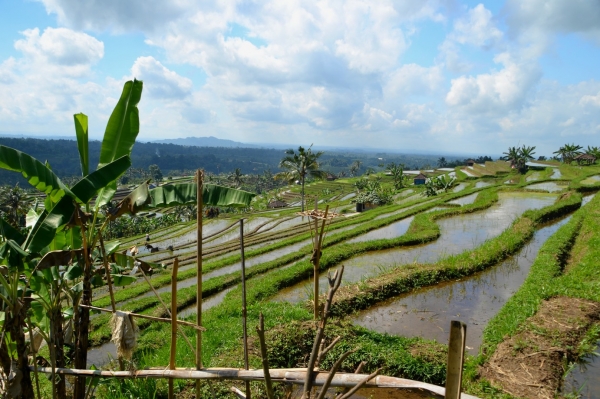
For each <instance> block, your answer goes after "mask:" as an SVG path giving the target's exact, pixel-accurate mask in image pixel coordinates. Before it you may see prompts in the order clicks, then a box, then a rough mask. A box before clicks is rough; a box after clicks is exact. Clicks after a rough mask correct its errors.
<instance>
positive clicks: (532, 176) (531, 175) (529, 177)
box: [526, 172, 540, 181]
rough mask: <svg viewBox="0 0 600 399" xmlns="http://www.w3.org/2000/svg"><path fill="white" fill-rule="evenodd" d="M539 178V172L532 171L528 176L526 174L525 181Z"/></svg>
mask: <svg viewBox="0 0 600 399" xmlns="http://www.w3.org/2000/svg"><path fill="white" fill-rule="evenodd" d="M539 179H540V172H533V173H532V174H530V175H529V176H527V179H526V180H527V181H534V180H539Z"/></svg>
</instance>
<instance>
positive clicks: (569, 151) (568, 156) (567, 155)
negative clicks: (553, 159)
mask: <svg viewBox="0 0 600 399" xmlns="http://www.w3.org/2000/svg"><path fill="white" fill-rule="evenodd" d="M582 148H583V147H582V146H580V145H576V144H575V143H573V144H565V145H564V146H563V147H560V148H559V149H558V151H554V152H553V154H557V155H558V156H560V158H561V159H562V161H563V163H566V164H570V163H571V162H573V159H575V157H576V156H577V155H579V154H581V151H580V150H581V149H582Z"/></svg>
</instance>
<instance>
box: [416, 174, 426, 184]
mask: <svg viewBox="0 0 600 399" xmlns="http://www.w3.org/2000/svg"><path fill="white" fill-rule="evenodd" d="M425 180H427V176H425V175H424V174H423V173H419V174H418V175H416V176H415V178H414V180H413V183H414V184H415V186H418V185H421V184H425Z"/></svg>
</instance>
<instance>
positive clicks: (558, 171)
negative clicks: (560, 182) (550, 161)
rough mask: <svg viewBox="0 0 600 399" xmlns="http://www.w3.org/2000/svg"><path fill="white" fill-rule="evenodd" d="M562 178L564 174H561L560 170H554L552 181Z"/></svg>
mask: <svg viewBox="0 0 600 399" xmlns="http://www.w3.org/2000/svg"><path fill="white" fill-rule="evenodd" d="M561 177H562V173H560V170H559V169H558V168H554V170H553V171H552V176H550V178H551V179H560V178H561Z"/></svg>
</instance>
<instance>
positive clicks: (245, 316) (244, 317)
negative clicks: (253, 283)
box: [240, 218, 251, 399]
mask: <svg viewBox="0 0 600 399" xmlns="http://www.w3.org/2000/svg"><path fill="white" fill-rule="evenodd" d="M240 256H241V264H242V329H243V339H244V367H245V368H246V370H248V326H247V322H248V310H247V307H246V259H245V256H244V219H243V218H242V219H240ZM250 397H251V394H250V381H246V399H250Z"/></svg>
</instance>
